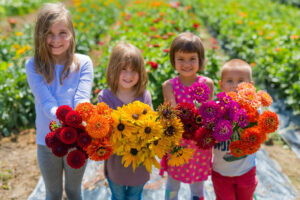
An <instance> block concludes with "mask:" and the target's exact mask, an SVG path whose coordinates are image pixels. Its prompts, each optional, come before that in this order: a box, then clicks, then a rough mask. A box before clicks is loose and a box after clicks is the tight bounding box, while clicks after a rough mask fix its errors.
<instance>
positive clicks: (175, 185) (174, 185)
mask: <svg viewBox="0 0 300 200" xmlns="http://www.w3.org/2000/svg"><path fill="white" fill-rule="evenodd" d="M179 188H180V181H177V180H175V179H173V178H172V177H170V176H168V179H167V184H166V193H165V200H177V199H178V191H179Z"/></svg>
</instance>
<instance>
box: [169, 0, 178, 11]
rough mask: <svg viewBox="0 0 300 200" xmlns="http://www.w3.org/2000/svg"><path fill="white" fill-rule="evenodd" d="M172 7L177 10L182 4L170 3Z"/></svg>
mask: <svg viewBox="0 0 300 200" xmlns="http://www.w3.org/2000/svg"><path fill="white" fill-rule="evenodd" d="M170 6H171V7H172V8H175V9H177V8H179V6H180V2H178V1H177V2H170Z"/></svg>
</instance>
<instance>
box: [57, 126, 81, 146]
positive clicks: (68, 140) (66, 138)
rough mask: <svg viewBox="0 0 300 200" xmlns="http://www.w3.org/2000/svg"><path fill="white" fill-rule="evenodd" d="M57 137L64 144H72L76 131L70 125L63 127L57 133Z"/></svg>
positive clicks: (75, 137) (75, 138)
mask: <svg viewBox="0 0 300 200" xmlns="http://www.w3.org/2000/svg"><path fill="white" fill-rule="evenodd" d="M59 139H60V141H62V142H63V143H65V144H73V143H74V142H76V140H77V131H76V129H74V128H72V127H65V128H63V129H62V130H61V131H60V133H59Z"/></svg>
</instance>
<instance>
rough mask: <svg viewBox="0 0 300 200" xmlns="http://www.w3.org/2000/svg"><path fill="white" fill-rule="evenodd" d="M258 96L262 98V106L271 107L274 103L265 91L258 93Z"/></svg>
mask: <svg viewBox="0 0 300 200" xmlns="http://www.w3.org/2000/svg"><path fill="white" fill-rule="evenodd" d="M257 95H258V96H259V97H260V101H261V104H262V105H263V106H267V107H268V106H270V105H271V104H272V102H273V100H272V97H271V96H270V95H269V94H268V93H267V92H265V91H263V90H260V91H258V93H257Z"/></svg>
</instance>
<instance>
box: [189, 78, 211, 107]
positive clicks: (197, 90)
mask: <svg viewBox="0 0 300 200" xmlns="http://www.w3.org/2000/svg"><path fill="white" fill-rule="evenodd" d="M189 93H190V95H191V97H192V99H195V100H196V101H197V102H198V103H202V102H205V101H207V100H208V99H209V94H210V89H209V87H208V86H207V85H206V84H205V83H199V82H195V83H193V85H192V86H191V87H190V88H189Z"/></svg>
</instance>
